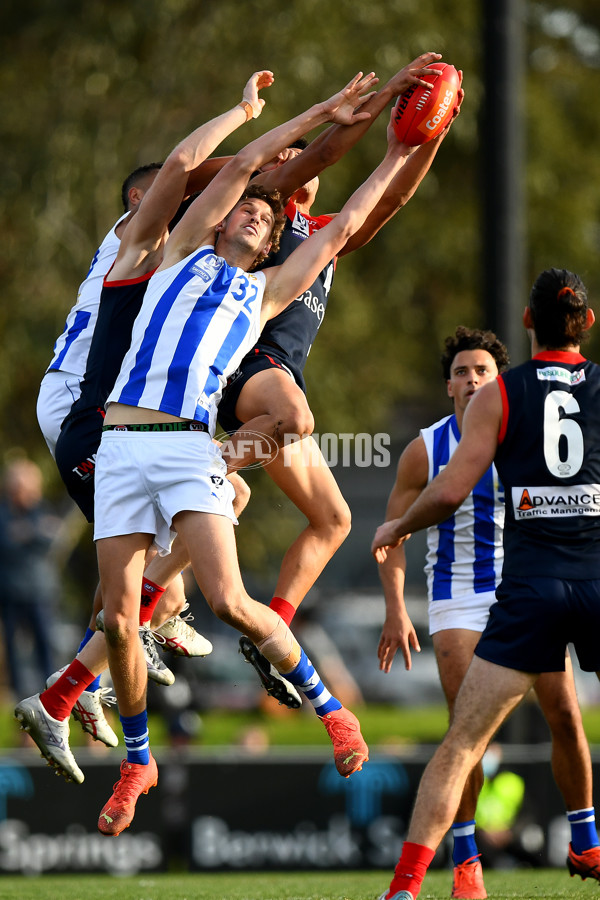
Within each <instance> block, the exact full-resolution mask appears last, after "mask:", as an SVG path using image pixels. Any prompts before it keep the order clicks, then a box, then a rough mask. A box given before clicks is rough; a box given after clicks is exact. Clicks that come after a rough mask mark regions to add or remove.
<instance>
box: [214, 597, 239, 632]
mask: <svg viewBox="0 0 600 900" xmlns="http://www.w3.org/2000/svg"><path fill="white" fill-rule="evenodd" d="M206 599H207V601H208V605H209V606H210V608H211V609H212V611H213V612H214V614H215V615H216V616H217V618H218V619H220V620H221V621H222V622H225V623H226V624H227V625H231V626H232V627H233V628H240V627H241V626H244V625H245V624H246V619H247V616H246V614H245V612H246V603H245V600H246V598H245V596H244V595H243V594H239V595H236V594H233V593H231V594H230V593H228V594H224V593H217V594H213V595H212V596H211V597H207V598H206Z"/></svg>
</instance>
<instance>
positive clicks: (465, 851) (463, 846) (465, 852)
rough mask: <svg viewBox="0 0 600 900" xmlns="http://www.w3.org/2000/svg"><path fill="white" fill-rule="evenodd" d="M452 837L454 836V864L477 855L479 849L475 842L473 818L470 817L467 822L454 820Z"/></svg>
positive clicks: (456, 864) (457, 864)
mask: <svg viewBox="0 0 600 900" xmlns="http://www.w3.org/2000/svg"><path fill="white" fill-rule="evenodd" d="M452 837H453V838H454V849H453V850H452V862H453V863H454V865H455V866H459V865H460V864H461V863H464V862H466V860H467V859H472V858H473V857H474V856H477V855H478V852H479V851H478V850H477V844H476V843H475V819H471V820H470V821H469V822H454V823H453V825H452Z"/></svg>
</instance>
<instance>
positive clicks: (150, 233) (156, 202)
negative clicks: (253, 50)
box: [111, 71, 273, 280]
mask: <svg viewBox="0 0 600 900" xmlns="http://www.w3.org/2000/svg"><path fill="white" fill-rule="evenodd" d="M272 83H273V74H272V72H268V71H262V72H255V73H254V75H252V77H251V78H250V79H249V80H248V82H247V83H246V86H245V88H244V92H243V96H242V101H241V103H238V104H237V105H236V106H234V107H232V109H230V110H228V111H227V112H225V113H223V114H222V115H220V116H217V117H216V118H215V119H211V121H210V122H207V123H205V124H204V125H201V126H200V127H199V128H196V130H195V131H193V132H192V133H191V134H190V135H188V137H186V138H185V139H184V140H183V141H181V143H179V144H178V145H177V146H176V147H175V149H174V150H172V151H171V153H170V154H169V156H168V157H167V159H166V160H165V162H164V163H163V165H162V167H161V169H160V170H159V172H158V174H157V176H156V178H155V179H154V182H153V183H152V185H151V187H150V188H149V190H148V191H147V193H146V194H145V196H144V198H143V200H142V202H141V204H140V207H139V210H138V211H137V213H136V215H135V216H134V217H133V219H132V221H131V222H130V223H129V225H128V227H127V229H126V230H125V233H124V235H123V240H122V242H121V247H120V248H119V253H118V256H117V260H116V262H115V266H114V268H113V271H112V273H111V280H118V279H119V278H124V277H131V275H132V274H134V273H135V272H140V273H141V272H147V271H150V269H151V268H152V267H153V266H156V265H157V264H158V262H160V259H158V260H156V259H155V258H154V255H153V254H154V253H155V252H157V251H158V250H160V249H161V248H162V243H163V241H164V239H165V237H166V230H167V227H168V224H169V222H170V221H171V219H172V218H173V216H174V215H175V213H176V212H177V210H178V208H179V205H180V203H181V201H182V200H183V198H184V196H185V194H186V188H187V182H188V177H189V174H190V172H192V171H194V170H195V169H197V168H198V166H199V165H200V164H201V163H202V161H203V160H205V159H206V157H207V156H209V155H210V154H211V153H212V152H213V151H214V150H215V148H216V147H217V146H218V145H219V144H220V143H221V141H223V140H224V139H225V138H226V137H227V136H228V135H229V134H231V132H233V131H235V129H236V128H239V127H240V125H242V124H243V123H244V122H246V121H248V119H249V118H251V117H252V113H253V112H256V114H257V115H259V114H260V111H261V109H262V104H264V101H262V100H259V99H258V91H259V90H260V89H261V88H264V87H268V86H269V85H271V84H272ZM149 254H150V258H149V257H148V255H149Z"/></svg>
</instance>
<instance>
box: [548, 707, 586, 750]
mask: <svg viewBox="0 0 600 900" xmlns="http://www.w3.org/2000/svg"><path fill="white" fill-rule="evenodd" d="M547 715H548V725H549V727H550V730H551V732H552V734H553V736H554V737H555V738H558V739H560V740H563V741H564V740H569V741H577V740H578V739H579V735H580V734H581V733H582V732H583V725H582V723H581V715H580V713H579V709H575V708H574V707H573V705H572V704H571V703H566V702H565V703H561V702H560V700H559V701H558V702H557V703H556V704H555V705H554V706H553V708H552V711H551V712H550V713H547Z"/></svg>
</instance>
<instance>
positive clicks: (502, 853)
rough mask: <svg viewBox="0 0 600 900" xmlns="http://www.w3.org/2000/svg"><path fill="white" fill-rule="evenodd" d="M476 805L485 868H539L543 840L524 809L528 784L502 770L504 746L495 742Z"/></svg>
mask: <svg viewBox="0 0 600 900" xmlns="http://www.w3.org/2000/svg"><path fill="white" fill-rule="evenodd" d="M482 764H483V774H484V782H483V787H482V789H481V793H480V794H479V800H478V802H477V813H476V817H477V825H478V831H477V842H478V846H479V849H480V851H481V857H482V861H483V863H484V865H486V866H489V867H491V868H496V869H511V868H515V867H518V866H539V865H540V860H541V856H540V850H541V849H542V846H543V843H544V838H543V832H542V830H541V828H540V827H539V826H538V825H536V824H535V822H531V821H529V817H528V816H527V814H526V813H525V811H524V809H523V801H524V799H525V781H524V779H523V778H522V777H521V776H520V775H517V774H516V772H509V771H507V770H506V768H503V767H502V746H501V744H499V743H492V744H490V746H489V747H488V749H487V750H486V752H485V754H484V756H483V759H482Z"/></svg>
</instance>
